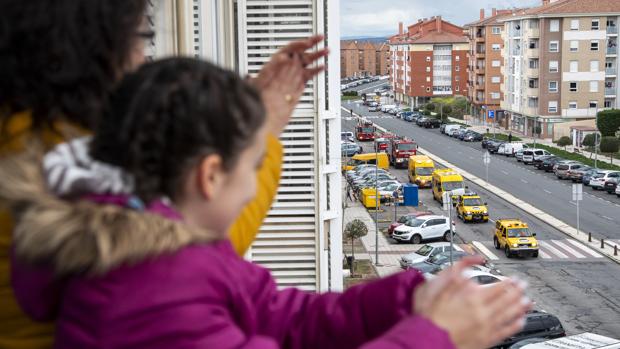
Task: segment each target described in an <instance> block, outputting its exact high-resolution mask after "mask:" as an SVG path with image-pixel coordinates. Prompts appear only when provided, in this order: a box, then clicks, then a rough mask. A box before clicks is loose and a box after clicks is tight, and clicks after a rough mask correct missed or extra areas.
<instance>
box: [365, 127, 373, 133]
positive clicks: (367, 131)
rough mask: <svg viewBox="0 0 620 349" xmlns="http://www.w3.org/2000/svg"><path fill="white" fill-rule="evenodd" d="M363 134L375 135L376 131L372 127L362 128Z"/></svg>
mask: <svg viewBox="0 0 620 349" xmlns="http://www.w3.org/2000/svg"><path fill="white" fill-rule="evenodd" d="M362 132H364V133H373V132H375V129H374V128H372V127H362Z"/></svg>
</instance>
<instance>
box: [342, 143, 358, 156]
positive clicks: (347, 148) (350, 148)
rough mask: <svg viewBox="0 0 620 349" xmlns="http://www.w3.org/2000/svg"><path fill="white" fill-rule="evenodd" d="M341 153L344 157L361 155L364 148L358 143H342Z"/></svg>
mask: <svg viewBox="0 0 620 349" xmlns="http://www.w3.org/2000/svg"><path fill="white" fill-rule="evenodd" d="M340 153H341V154H342V155H343V156H353V155H355V154H361V153H362V146H360V145H358V144H356V143H342V144H340Z"/></svg>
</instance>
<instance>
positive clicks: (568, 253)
mask: <svg viewBox="0 0 620 349" xmlns="http://www.w3.org/2000/svg"><path fill="white" fill-rule="evenodd" d="M538 242H539V244H540V247H539V250H538V257H539V258H541V259H543V260H586V259H599V258H603V257H604V256H603V255H602V254H600V253H598V252H597V251H595V250H594V249H592V248H590V247H588V246H585V245H583V244H581V243H579V242H577V241H575V240H572V239H562V240H539V241H538ZM609 242H610V243H612V244H614V243H615V244H618V247H619V248H620V240H618V241H609ZM471 245H472V246H473V247H474V248H475V249H476V250H477V251H478V252H479V253H480V254H482V255H484V256H485V257H486V258H488V259H489V260H492V261H497V260H500V259H505V256H504V254H503V253H501V252H500V251H498V250H496V249H495V247H494V246H493V241H472V242H471Z"/></svg>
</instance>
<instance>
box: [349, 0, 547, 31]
mask: <svg viewBox="0 0 620 349" xmlns="http://www.w3.org/2000/svg"><path fill="white" fill-rule="evenodd" d="M541 3H542V0H340V36H341V37H351V36H372V37H374V36H377V37H379V36H388V35H393V34H396V32H397V31H398V22H404V24H405V27H406V26H407V24H412V23H414V22H417V20H418V19H419V18H425V17H426V18H428V17H432V16H438V15H439V16H441V17H443V18H444V19H445V20H447V21H449V22H452V23H454V24H457V25H464V24H466V23H470V22H474V21H476V20H478V18H479V16H480V9H481V8H484V9H485V10H486V13H487V14H489V13H490V12H491V9H492V8H493V7H495V8H498V9H501V8H513V7H531V6H537V5H540V4H541Z"/></svg>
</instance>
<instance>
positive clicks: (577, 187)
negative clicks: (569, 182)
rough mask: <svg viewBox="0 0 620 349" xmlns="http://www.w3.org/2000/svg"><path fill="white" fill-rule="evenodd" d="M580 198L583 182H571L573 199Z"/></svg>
mask: <svg viewBox="0 0 620 349" xmlns="http://www.w3.org/2000/svg"><path fill="white" fill-rule="evenodd" d="M581 200H583V184H581V183H575V184H573V201H581Z"/></svg>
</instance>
